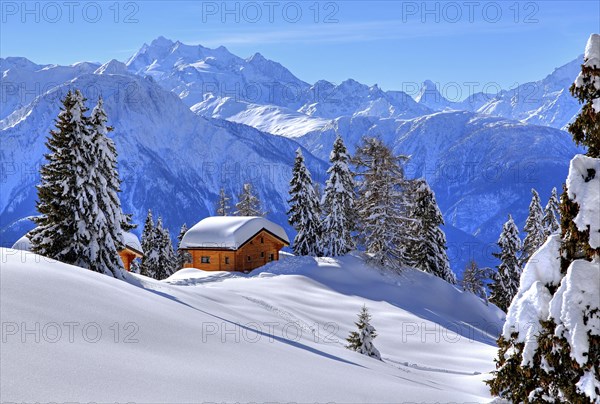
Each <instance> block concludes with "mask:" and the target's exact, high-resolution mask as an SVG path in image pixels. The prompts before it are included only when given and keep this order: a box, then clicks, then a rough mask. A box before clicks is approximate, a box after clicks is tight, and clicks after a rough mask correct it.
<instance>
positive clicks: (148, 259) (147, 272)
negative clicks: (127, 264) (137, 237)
mask: <svg viewBox="0 0 600 404" xmlns="http://www.w3.org/2000/svg"><path fill="white" fill-rule="evenodd" d="M154 226H155V225H154V219H153V217H152V211H151V210H150V209H148V214H147V215H146V220H145V222H144V229H143V230H142V240H141V243H142V249H143V250H144V256H143V257H142V262H141V263H140V274H142V275H144V276H148V277H152V276H153V274H154V271H155V268H156V259H157V256H156V255H155V251H154V244H155V240H154V235H155V231H154Z"/></svg>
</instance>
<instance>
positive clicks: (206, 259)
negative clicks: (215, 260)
mask: <svg viewBox="0 0 600 404" xmlns="http://www.w3.org/2000/svg"><path fill="white" fill-rule="evenodd" d="M201 262H202V263H203V264H210V257H202V258H201Z"/></svg>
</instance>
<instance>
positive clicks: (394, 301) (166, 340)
mask: <svg viewBox="0 0 600 404" xmlns="http://www.w3.org/2000/svg"><path fill="white" fill-rule="evenodd" d="M0 254H1V255H0V258H1V260H2V266H1V267H0V276H1V283H0V285H1V293H0V299H1V315H2V321H3V325H4V329H3V330H4V331H3V334H4V335H3V336H4V337H5V341H4V342H3V343H2V345H1V346H2V361H1V363H0V375H1V377H0V401H3V402H6V401H9V402H10V401H12V402H34V401H36V402H49V401H53V402H116V401H118V402H181V403H183V402H234V401H243V402H249V401H258V402H316V401H318V402H361V403H369V402H417V401H418V402H440V401H442V402H447V401H458V402H486V401H488V400H489V396H488V392H487V388H486V386H485V385H484V384H483V380H484V379H485V378H487V377H488V375H486V374H485V372H488V371H490V370H492V369H493V367H494V364H493V361H492V358H493V356H494V354H495V352H496V348H495V347H494V346H493V345H492V343H493V340H494V338H495V337H496V335H497V334H498V333H499V332H500V327H501V323H502V321H503V317H502V314H501V313H500V312H499V311H498V310H497V309H496V308H495V307H494V306H485V305H484V304H483V302H481V301H479V300H478V299H477V298H475V297H474V296H472V295H468V294H463V293H461V292H459V291H457V290H456V289H454V288H453V287H452V286H450V285H448V284H447V283H445V282H443V281H441V280H440V279H437V278H433V277H431V276H428V275H427V274H424V273H421V272H412V271H407V272H405V273H404V274H403V275H402V276H391V275H387V276H385V275H382V274H380V273H379V272H378V271H376V270H374V269H372V268H369V267H366V266H365V265H364V264H363V263H362V261H361V260H360V259H359V258H357V257H345V258H341V259H339V260H332V259H327V260H325V259H314V258H306V257H303V258H295V257H291V258H288V259H287V260H283V261H280V262H277V263H272V264H269V265H268V266H265V267H264V268H262V269H261V270H259V271H255V272H253V273H252V274H249V275H241V274H231V273H224V272H215V273H206V272H202V271H197V270H195V269H185V270H181V271H179V272H177V273H176V274H174V275H173V276H172V277H171V278H169V279H167V280H166V281H162V282H159V281H154V280H151V279H148V278H144V277H142V276H138V275H136V276H134V275H130V276H129V277H128V278H129V283H126V282H122V281H118V280H115V279H112V278H108V277H106V276H103V275H100V274H97V273H93V272H90V271H87V270H83V269H80V268H76V267H72V266H68V265H65V264H61V263H58V262H55V261H52V260H48V259H45V258H42V257H40V256H36V255H33V254H31V253H27V254H23V253H21V252H19V251H16V250H10V249H1V250H0ZM430 295H432V296H433V295H435V296H436V299H429V298H428V296H430ZM363 304H366V305H367V306H368V307H369V309H370V311H371V313H372V314H373V320H372V324H373V325H374V326H375V328H376V329H377V332H378V333H379V336H378V337H377V338H376V339H375V345H376V347H377V348H378V349H379V350H380V351H381V353H382V356H383V359H384V361H383V362H379V361H377V360H374V359H371V358H368V357H365V356H362V355H359V354H357V353H355V352H351V351H349V350H347V349H345V348H344V341H343V339H344V338H345V337H346V335H347V334H348V331H349V330H350V329H351V328H352V327H353V324H352V322H353V321H354V320H355V318H356V314H357V313H358V311H359V309H360V307H362V305H363ZM65 323H67V324H68V325H64V324H65ZM74 323H78V324H74ZM115 323H116V324H115ZM36 324H39V326H38V327H39V332H38V333H37V335H38V337H39V342H35V337H36V332H35V331H34V332H33V333H32V334H26V333H23V332H22V330H23V329H24V328H25V327H27V328H28V329H34V330H35V327H36ZM69 324H70V325H69ZM111 326H112V328H111ZM68 327H72V329H73V330H74V331H73V333H72V336H71V341H70V333H69V328H68ZM84 329H85V330H86V331H85V332H84V331H83V330H84ZM98 329H100V330H101V331H102V334H101V335H99V334H97V330H98ZM116 329H118V330H120V333H119V334H118V335H117V336H116V337H115V331H114V330H116ZM57 330H60V331H61V335H58V334H57ZM313 330H314V332H313ZM469 335H472V336H473V337H472V338H474V339H471V338H468V336H469ZM22 338H24V340H22ZM86 339H87V340H86ZM51 341H53V342H51ZM93 341H95V342H93ZM33 381H35V382H33Z"/></svg>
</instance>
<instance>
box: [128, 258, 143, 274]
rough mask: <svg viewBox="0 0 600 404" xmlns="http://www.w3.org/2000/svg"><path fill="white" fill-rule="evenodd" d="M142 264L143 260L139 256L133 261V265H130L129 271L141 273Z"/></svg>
mask: <svg viewBox="0 0 600 404" xmlns="http://www.w3.org/2000/svg"><path fill="white" fill-rule="evenodd" d="M140 264H141V261H140V260H139V259H138V258H136V259H134V260H133V261H131V265H130V266H129V272H131V273H134V274H139V273H140Z"/></svg>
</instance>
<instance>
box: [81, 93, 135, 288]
mask: <svg viewBox="0 0 600 404" xmlns="http://www.w3.org/2000/svg"><path fill="white" fill-rule="evenodd" d="M107 121H108V118H107V116H106V112H105V111H104V103H103V101H102V98H101V97H100V98H98V103H97V105H96V106H95V107H94V109H93V110H92V114H91V116H90V129H91V136H92V142H93V147H94V148H95V149H94V151H93V156H94V161H93V163H92V162H90V164H93V166H92V167H91V169H90V182H89V186H90V193H91V194H92V195H93V198H92V199H93V206H94V207H93V209H91V218H90V219H91V220H90V221H91V230H90V234H91V237H90V238H91V240H90V247H92V246H97V247H96V248H97V252H94V251H93V247H92V255H91V256H90V269H94V270H95V271H97V272H106V271H107V270H108V271H109V272H108V273H109V274H112V275H113V276H115V277H117V278H120V277H122V272H121V268H122V262H121V258H120V257H119V253H118V251H119V250H121V249H123V248H124V240H123V232H124V231H126V230H129V229H131V228H132V227H133V225H132V224H131V223H130V221H131V216H130V215H125V214H124V213H123V211H122V210H121V201H120V199H119V192H120V191H121V189H120V187H121V180H120V179H119V173H118V171H117V149H116V147H115V144H114V142H113V141H112V139H110V138H109V137H108V132H110V131H112V130H113V128H112V127H109V126H108V125H107ZM124 228H125V229H124Z"/></svg>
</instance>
